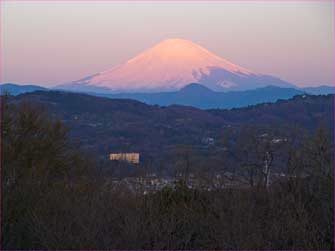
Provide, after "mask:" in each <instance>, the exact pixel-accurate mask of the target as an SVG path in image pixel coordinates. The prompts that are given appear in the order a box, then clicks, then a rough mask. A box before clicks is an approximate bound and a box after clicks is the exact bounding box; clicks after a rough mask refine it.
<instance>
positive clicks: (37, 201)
mask: <svg viewBox="0 0 335 251" xmlns="http://www.w3.org/2000/svg"><path fill="white" fill-rule="evenodd" d="M333 105H334V104H333V96H332V95H328V96H304V97H303V96H299V97H295V98H293V99H291V100H288V101H278V102H277V103H275V104H262V105H258V106H252V107H248V108H242V109H233V110H207V111H206V110H199V109H195V108H192V107H182V106H169V107H158V106H148V105H145V104H142V103H140V102H137V101H131V100H110V99H105V98H98V97H91V96H89V95H81V94H70V93H61V92H35V93H32V94H24V95H20V96H18V97H7V96H3V97H2V99H1V108H2V124H1V131H2V148H1V149H2V157H3V158H2V168H1V171H2V182H1V185H2V196H1V197H2V213H1V216H2V221H1V223H2V231H1V233H2V236H1V237H2V241H1V243H2V249H12V250H17V249H157V250H158V249H232V250H233V249H235V250H236V249H283V250H288V249H309V250H312V249H318V250H322V249H328V250H331V249H333V245H334V241H333V237H334V232H333V230H334V222H333V213H334V206H333V196H334V194H333V192H334V187H333V179H334V172H333V171H334V170H333V152H334V147H333V133H332V130H333V108H334V106H333ZM209 139H213V140H214V142H213V143H212V140H209ZM118 147H122V149H121V150H123V149H130V150H138V151H141V152H142V151H143V152H146V151H147V152H154V153H155V154H152V155H151V156H150V158H155V157H157V158H159V155H158V153H159V152H160V151H163V150H164V153H165V150H166V149H172V150H170V151H166V156H164V157H161V158H160V161H159V163H160V164H162V165H161V166H160V168H163V169H164V170H165V169H166V168H169V169H170V170H171V172H167V173H165V174H164V175H167V174H169V175H170V176H171V175H174V176H175V185H174V186H173V187H165V188H163V189H161V190H159V191H156V192H152V193H148V194H143V193H133V192H131V191H129V189H128V187H127V186H123V185H119V183H117V184H118V185H113V184H114V183H112V182H110V181H111V180H112V179H114V175H116V174H117V172H106V168H107V169H110V170H117V168H120V166H115V165H116V164H115V163H111V162H108V161H106V160H103V159H102V157H101V156H104V154H107V153H108V152H109V151H112V150H114V149H115V150H118ZM127 147H128V148H127ZM155 148H157V149H158V150H160V151H157V149H156V151H155ZM150 158H148V159H150ZM164 161H166V162H168V163H169V165H168V166H166V165H165V163H164ZM148 163H149V162H145V165H143V166H140V167H137V170H139V169H140V170H143V172H140V171H139V172H133V173H131V175H135V176H143V175H146V174H148V172H149V171H148V172H147V168H152V166H150V165H149V164H148ZM154 163H155V162H154ZM151 165H153V166H155V168H154V169H153V170H156V171H158V168H156V164H151ZM121 168H122V167H121ZM133 169H134V168H133ZM164 170H163V171H164ZM172 170H173V171H172ZM150 172H151V171H150ZM150 172H149V173H150ZM270 172H271V173H272V174H273V175H274V174H282V175H279V176H278V178H277V179H274V178H273V177H272V179H271V182H270V180H269V179H270V177H271V176H270ZM163 173H164V172H163ZM218 174H220V175H226V176H227V177H225V178H224V179H221V180H220V182H222V184H220V185H221V186H218V185H217V184H216V185H215V186H210V187H211V188H214V187H215V189H202V186H198V187H197V186H194V187H190V186H189V182H190V180H191V179H198V180H199V181H200V183H201V184H204V183H205V184H206V185H207V186H205V187H209V186H208V185H210V183H211V182H214V181H215V177H216V176H217V175H218ZM214 176H215V177H214ZM118 178H120V177H118ZM200 183H199V184H200ZM227 183H229V184H230V185H229V186H228V185H227ZM232 184H233V185H232Z"/></svg>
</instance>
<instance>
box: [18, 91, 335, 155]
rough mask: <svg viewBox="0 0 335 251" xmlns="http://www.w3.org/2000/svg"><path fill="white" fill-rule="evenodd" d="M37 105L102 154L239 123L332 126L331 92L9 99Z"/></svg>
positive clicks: (153, 150)
mask: <svg viewBox="0 0 335 251" xmlns="http://www.w3.org/2000/svg"><path fill="white" fill-rule="evenodd" d="M12 100H13V101H15V102H22V101H23V100H29V101H31V102H34V103H38V104H41V105H43V106H45V107H46V110H47V111H48V112H49V114H50V115H52V116H53V117H58V118H60V119H61V120H62V121H63V122H64V123H65V124H66V125H67V126H68V127H69V128H70V134H71V136H72V137H73V138H78V139H80V141H81V144H82V146H83V147H84V148H85V149H87V150H88V152H89V153H92V154H98V155H99V156H102V157H103V156H105V157H106V156H107V154H108V153H109V152H113V151H135V152H141V153H143V154H144V155H147V156H153V155H156V156H157V155H161V154H162V153H163V152H168V151H169V150H171V149H173V147H174V146H176V145H180V144H184V145H192V146H194V147H203V139H204V138H207V137H211V138H213V139H214V140H219V139H220V137H222V134H223V133H224V132H225V130H226V129H227V128H229V129H233V130H238V128H239V127H242V126H244V125H249V126H250V125H251V124H253V125H259V126H269V127H270V128H272V129H275V128H279V127H282V128H284V131H285V127H287V126H292V125H298V126H302V127H304V128H307V129H315V128H316V127H317V126H318V125H319V123H320V122H321V121H323V122H324V123H325V124H327V125H329V126H330V127H331V128H333V101H334V95H328V96H309V95H303V96H297V97H295V98H293V99H290V100H285V101H283V100H281V101H278V102H276V103H274V104H262V105H257V106H251V107H248V108H239V109H232V110H200V109H196V108H193V107H186V106H177V105H173V106H169V107H159V106H152V105H146V104H143V103H141V102H138V101H134V100H125V99H124V100H120V99H108V98H102V97H94V96H90V95H86V94H76V93H65V92H55V91H49V92H45V91H38V92H34V93H27V94H22V95H19V96H16V97H12Z"/></svg>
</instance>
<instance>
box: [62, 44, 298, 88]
mask: <svg viewBox="0 0 335 251" xmlns="http://www.w3.org/2000/svg"><path fill="white" fill-rule="evenodd" d="M189 83H199V84H202V85H204V86H206V87H207V88H209V89H211V90H214V91H230V90H250V89H255V88H260V87H265V86H269V85H274V86H278V87H295V86H294V85H293V84H291V83H289V82H286V81H284V80H281V79H279V78H276V77H273V76H270V75H264V74H259V73H255V72H253V71H251V70H248V69H246V68H243V67H241V66H238V65H236V64H233V63H231V62H229V61H228V60H226V59H223V58H221V57H219V56H217V55H215V54H213V53H212V52H210V51H208V50H207V49H205V48H203V47H201V46H200V45H198V44H195V43H193V42H191V41H189V40H184V39H167V40H163V41H162V42H160V43H158V44H157V45H155V46H154V47H152V48H150V49H148V50H146V51H144V52H143V53H141V54H139V55H138V56H136V57H134V58H132V59H130V60H128V61H127V62H125V63H123V64H120V65H118V66H115V67H113V68H111V69H108V70H105V71H102V72H99V73H96V74H93V75H91V76H88V77H85V78H82V79H80V80H77V81H73V82H70V83H65V84H62V85H59V86H57V88H59V89H65V90H72V91H84V92H104V93H118V92H119V93H122V92H123V93H124V92H168V91H177V90H180V89H182V88H183V87H185V86H187V85H188V84H189Z"/></svg>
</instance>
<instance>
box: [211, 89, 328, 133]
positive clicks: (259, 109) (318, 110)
mask: <svg viewBox="0 0 335 251" xmlns="http://www.w3.org/2000/svg"><path fill="white" fill-rule="evenodd" d="M208 111H209V112H210V113H211V114H213V115H217V116H219V117H221V118H224V119H225V120H226V121H229V123H243V124H263V125H264V124H266V125H285V124H291V125H297V126H300V127H303V128H307V129H312V130H313V129H315V128H316V127H317V126H319V125H320V123H323V124H324V125H326V126H328V127H330V128H333V127H334V123H333V121H334V95H333V94H329V95H317V96H316V95H300V96H295V97H293V98H292V99H289V100H278V101H277V102H276V103H265V104H259V105H253V106H249V107H245V108H238V109H231V110H222V109H213V110H208Z"/></svg>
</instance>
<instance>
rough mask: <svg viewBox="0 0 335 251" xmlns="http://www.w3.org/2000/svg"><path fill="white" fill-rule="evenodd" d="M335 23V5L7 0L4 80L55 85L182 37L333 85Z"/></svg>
mask: <svg viewBox="0 0 335 251" xmlns="http://www.w3.org/2000/svg"><path fill="white" fill-rule="evenodd" d="M333 20H334V19H333V4H332V2H331V1H312V2H307V1H305V2H304V1H301V2H298V1H294V2H292V1H291V2H286V1H285V2H274V1H273V2H263V1H250V2H249V1H242V2H228V1H223V2H213V1H212V2H190V1H188V2H186V1H185V2H173V1H172V2H159V3H154V2H149V1H146V2H115V1H110V2H108V1H102V2H96V1H95V2H93V1H92V2H89V1H85V2H79V1H73V2H64V1H58V2H51V1H49V2H44V3H43V2H40V1H39V2H29V1H26V2H23V1H2V2H1V39H2V41H1V44H2V48H1V49H2V51H1V60H2V61H1V66H2V67H1V68H2V69H1V70H2V74H1V82H12V83H21V84H23V83H32V84H38V85H44V86H54V85H57V84H61V83H64V82H69V81H72V80H77V79H80V78H82V77H84V76H87V75H91V74H94V73H96V72H100V71H103V70H106V69H108V68H110V67H112V66H114V65H117V64H119V63H123V62H124V61H126V60H128V59H130V58H131V57H133V56H135V55H137V54H138V53H140V52H142V51H143V50H145V49H147V48H149V47H151V46H153V45H154V44H156V43H158V42H160V41H161V40H163V39H167V38H176V37H178V38H183V39H189V40H192V41H193V42H195V43H199V44H200V45H201V46H204V47H206V48H207V49H209V50H210V51H212V52H213V53H215V54H217V55H218V56H221V57H223V58H225V59H227V60H230V61H231V62H233V63H235V64H238V65H241V66H243V67H245V68H248V69H251V70H253V71H255V72H259V73H265V74H271V75H275V76H278V77H280V78H282V79H284V80H287V81H291V82H292V83H294V84H296V85H298V86H313V85H321V84H327V85H332V84H333V83H334V71H333V68H334V49H333V47H334V33H333V30H334V29H333Z"/></svg>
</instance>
